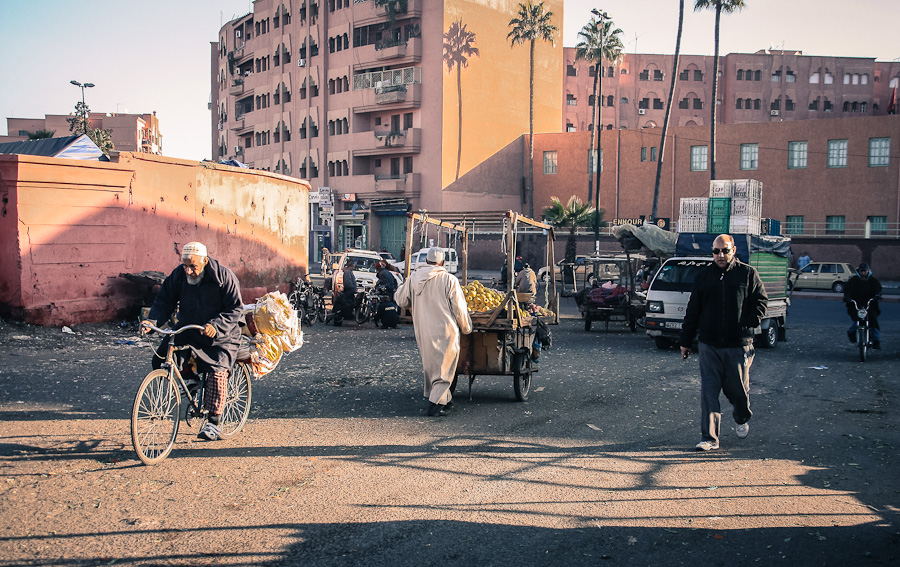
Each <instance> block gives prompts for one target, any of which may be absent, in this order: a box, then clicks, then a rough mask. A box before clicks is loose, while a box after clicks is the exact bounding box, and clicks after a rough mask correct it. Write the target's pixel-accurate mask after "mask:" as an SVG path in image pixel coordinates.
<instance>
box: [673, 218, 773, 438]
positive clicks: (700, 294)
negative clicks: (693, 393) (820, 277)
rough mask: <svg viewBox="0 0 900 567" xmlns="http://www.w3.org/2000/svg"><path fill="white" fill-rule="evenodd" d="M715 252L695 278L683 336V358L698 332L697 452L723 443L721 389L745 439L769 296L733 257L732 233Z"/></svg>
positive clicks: (754, 273) (723, 237)
mask: <svg viewBox="0 0 900 567" xmlns="http://www.w3.org/2000/svg"><path fill="white" fill-rule="evenodd" d="M712 253H713V263H712V264H710V265H709V266H708V267H707V268H705V269H704V270H702V271H701V272H700V273H698V274H697V277H696V279H695V280H694V285H693V288H692V290H691V298H690V300H688V306H687V310H686V311H685V315H684V326H683V328H682V331H681V337H680V340H679V343H680V345H681V357H682V359H683V360H684V359H687V357H688V356H689V355H690V354H691V349H692V346H693V342H694V337H695V336H697V334H698V331H699V343H698V351H699V355H700V414H701V417H700V434H701V437H702V438H701V440H700V442H699V443H697V446H696V449H697V450H698V451H709V450H711V449H718V448H719V433H720V429H721V424H722V414H721V412H720V406H719V394H720V393H724V394H725V397H726V398H727V399H728V401H729V402H731V405H732V406H733V411H732V417H733V418H734V422H735V433H736V434H737V436H738V437H739V438H741V439H743V438H745V437H747V434H748V433H749V431H750V424H749V423H748V422H749V421H750V418H751V417H752V415H753V413H752V412H751V411H750V365H751V364H753V356H754V354H755V351H754V349H753V338H754V335H755V331H756V328H757V327H759V324H760V321H761V320H762V318H763V316H764V315H765V313H766V307H767V305H768V300H769V298H768V296H767V295H766V290H765V288H764V287H763V284H762V281H761V280H760V278H759V273H757V271H756V269H755V268H753V267H752V266H748V265H747V264H744V263H743V262H741V261H740V260H738V259H737V258H735V245H734V239H733V238H732V237H731V236H729V235H727V234H720V235H719V236H717V237H716V239H715V240H714V241H713V249H712Z"/></svg>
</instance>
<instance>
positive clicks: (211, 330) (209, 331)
mask: <svg viewBox="0 0 900 567" xmlns="http://www.w3.org/2000/svg"><path fill="white" fill-rule="evenodd" d="M201 333H203V334H204V335H206V336H207V337H209V338H213V337H215V336H216V328H215V327H213V326H212V325H210V324H209V323H207V324H206V326H205V327H203V330H202V331H201Z"/></svg>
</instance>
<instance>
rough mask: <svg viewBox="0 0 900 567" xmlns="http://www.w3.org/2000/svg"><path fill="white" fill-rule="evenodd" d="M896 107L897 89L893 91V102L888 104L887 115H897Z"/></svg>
mask: <svg viewBox="0 0 900 567" xmlns="http://www.w3.org/2000/svg"><path fill="white" fill-rule="evenodd" d="M896 105H897V87H894V90H892V91H891V102H889V103H888V107H887V113H888V114H895V113H896V108H895V107H896Z"/></svg>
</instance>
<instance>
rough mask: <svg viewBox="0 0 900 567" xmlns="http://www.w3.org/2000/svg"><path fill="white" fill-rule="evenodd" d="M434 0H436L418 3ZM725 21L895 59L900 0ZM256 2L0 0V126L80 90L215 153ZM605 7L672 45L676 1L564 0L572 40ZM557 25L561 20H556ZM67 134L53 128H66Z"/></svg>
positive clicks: (697, 25)
mask: <svg viewBox="0 0 900 567" xmlns="http://www.w3.org/2000/svg"><path fill="white" fill-rule="evenodd" d="M422 1H423V2H425V3H426V5H427V4H429V3H431V2H433V1H435V0H422ZM745 1H746V4H747V8H745V10H744V11H743V12H740V13H735V14H730V15H725V16H723V18H722V47H721V52H722V53H729V52H744V53H747V52H750V53H752V52H755V51H757V50H759V49H765V48H768V47H775V48H782V47H783V48H784V49H793V50H801V51H803V52H804V53H805V54H808V55H839V56H847V57H875V58H877V59H878V60H882V61H889V60H893V59H897V58H900V41H898V40H897V31H896V27H897V21H898V16H900V0H855V1H854V2H838V1H837V0H745ZM693 3H694V2H693V0H685V31H684V39H683V44H682V53H686V54H694V55H710V54H712V50H713V22H714V18H713V14H712V12H701V13H695V12H694V11H693V8H692V6H693ZM250 7H251V3H250V1H249V0H219V1H213V0H181V1H178V2H176V1H174V0H152V1H149V2H147V1H140V2H138V1H128V0H124V1H123V0H116V1H113V0H90V1H87V2H73V1H72V0H0V53H3V54H4V60H5V61H6V62H5V63H4V65H5V66H6V71H5V72H4V75H3V79H2V80H0V119H2V123H0V134H6V117H16V118H42V117H43V116H44V115H45V114H68V113H69V112H72V111H73V110H74V108H75V103H76V102H78V101H79V100H80V99H81V89H79V88H78V87H75V86H73V85H70V84H69V81H70V80H73V79H74V80H77V81H80V82H82V83H85V82H90V83H94V84H95V85H96V86H95V87H94V88H91V89H87V90H86V91H85V99H86V101H87V104H88V106H89V107H90V108H91V110H92V111H93V112H129V113H141V114H142V113H150V112H153V111H154V110H155V111H156V114H157V117H158V118H159V120H160V129H161V131H162V134H163V153H164V154H166V155H170V156H175V157H180V158H186V159H196V160H201V159H205V158H208V157H209V152H210V147H211V141H210V129H209V124H210V113H209V110H208V109H207V103H208V102H209V93H210V47H209V44H210V42H212V41H215V40H216V39H217V34H218V31H219V29H220V27H221V25H222V23H223V22H227V21H229V20H231V19H232V18H234V17H237V16H241V15H243V14H246V13H247V12H248V11H250ZM594 7H598V8H603V9H604V10H606V11H607V12H608V13H609V14H610V16H612V18H613V21H614V22H615V24H616V26H617V27H619V28H621V29H622V31H623V32H624V33H623V34H622V42H623V43H624V44H625V50H626V52H628V53H633V52H635V51H637V52H639V53H672V52H674V50H675V31H676V26H677V23H678V19H677V18H678V2H677V0H608V1H606V2H597V1H592V0H565V9H564V21H563V23H562V27H563V45H565V46H566V47H574V46H575V44H576V43H577V42H578V36H577V34H578V31H579V30H580V29H581V28H582V27H583V26H584V24H585V23H587V22H588V20H589V19H590V10H591V8H594ZM557 25H560V24H559V23H557ZM66 134H67V132H57V135H66Z"/></svg>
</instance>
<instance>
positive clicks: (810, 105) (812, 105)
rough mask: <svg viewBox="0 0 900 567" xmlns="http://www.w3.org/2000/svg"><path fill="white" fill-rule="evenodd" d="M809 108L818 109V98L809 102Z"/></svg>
mask: <svg viewBox="0 0 900 567" xmlns="http://www.w3.org/2000/svg"><path fill="white" fill-rule="evenodd" d="M809 109H810V110H819V99H816V100H814V101H812V102H810V103H809Z"/></svg>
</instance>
